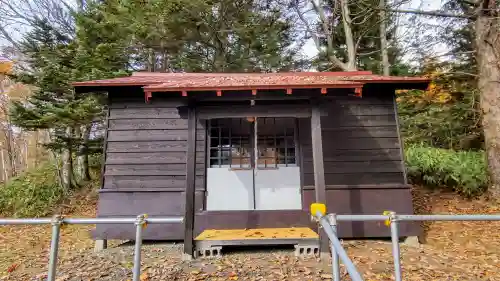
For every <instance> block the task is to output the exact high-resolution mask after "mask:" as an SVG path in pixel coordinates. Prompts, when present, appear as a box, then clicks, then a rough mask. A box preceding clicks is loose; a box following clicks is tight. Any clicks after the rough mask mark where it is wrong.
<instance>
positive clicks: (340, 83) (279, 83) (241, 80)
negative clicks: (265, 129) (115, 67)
mask: <svg viewBox="0 0 500 281" xmlns="http://www.w3.org/2000/svg"><path fill="white" fill-rule="evenodd" d="M360 87H363V83H360V82H355V81H348V80H345V81H344V80H339V79H338V78H337V77H332V76H319V75H314V76H298V75H267V74H260V75H256V74H253V75H248V76H242V75H241V76H240V75H229V76H215V77H192V78H189V79H173V80H171V81H169V82H165V83H161V84H155V85H149V86H146V87H144V91H147V92H162V91H196V90H198V91H204V90H246V89H256V90H261V89H286V88H294V89H297V88H360Z"/></svg>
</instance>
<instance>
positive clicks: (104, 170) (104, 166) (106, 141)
mask: <svg viewBox="0 0 500 281" xmlns="http://www.w3.org/2000/svg"><path fill="white" fill-rule="evenodd" d="M110 105H111V103H110V101H109V97H108V99H107V102H106V121H105V122H104V124H106V127H105V130H106V131H105V132H104V144H103V148H102V158H101V187H100V189H103V188H104V174H105V173H106V153H107V150H108V132H109V115H110V111H111V109H110Z"/></svg>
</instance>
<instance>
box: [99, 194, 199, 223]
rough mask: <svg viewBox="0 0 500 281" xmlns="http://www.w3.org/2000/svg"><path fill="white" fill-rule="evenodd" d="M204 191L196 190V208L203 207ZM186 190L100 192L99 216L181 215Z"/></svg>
mask: <svg viewBox="0 0 500 281" xmlns="http://www.w3.org/2000/svg"><path fill="white" fill-rule="evenodd" d="M204 195H205V192H204V191H197V192H196V210H200V211H201V210H202V209H203V202H204ZM184 196H185V195H184V192H168V191H166V192H116V193H113V192H106V193H100V194H99V208H98V215H99V217H112V216H137V215H140V214H148V215H149V216H150V217H154V216H179V215H183V213H184V203H185V201H186V200H185V199H184Z"/></svg>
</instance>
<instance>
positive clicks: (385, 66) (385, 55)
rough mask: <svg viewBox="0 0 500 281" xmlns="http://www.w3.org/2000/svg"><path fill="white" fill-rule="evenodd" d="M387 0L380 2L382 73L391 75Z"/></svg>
mask: <svg viewBox="0 0 500 281" xmlns="http://www.w3.org/2000/svg"><path fill="white" fill-rule="evenodd" d="M385 1H386V0H380V2H379V6H378V7H379V9H380V12H379V15H380V26H379V28H380V55H381V58H382V74H384V75H387V76H388V75H389V74H390V73H389V67H390V65H389V52H388V47H387V17H386V13H385V7H386V4H385Z"/></svg>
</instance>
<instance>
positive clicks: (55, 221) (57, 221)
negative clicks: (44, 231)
mask: <svg viewBox="0 0 500 281" xmlns="http://www.w3.org/2000/svg"><path fill="white" fill-rule="evenodd" d="M50 224H51V225H53V226H54V225H59V226H63V225H64V217H63V216H61V215H55V216H53V217H52V220H51V221H50Z"/></svg>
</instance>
